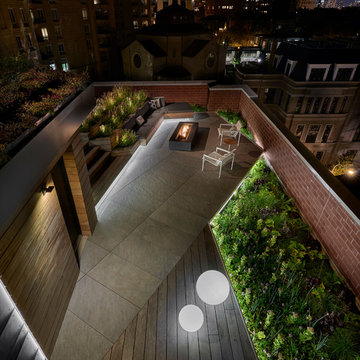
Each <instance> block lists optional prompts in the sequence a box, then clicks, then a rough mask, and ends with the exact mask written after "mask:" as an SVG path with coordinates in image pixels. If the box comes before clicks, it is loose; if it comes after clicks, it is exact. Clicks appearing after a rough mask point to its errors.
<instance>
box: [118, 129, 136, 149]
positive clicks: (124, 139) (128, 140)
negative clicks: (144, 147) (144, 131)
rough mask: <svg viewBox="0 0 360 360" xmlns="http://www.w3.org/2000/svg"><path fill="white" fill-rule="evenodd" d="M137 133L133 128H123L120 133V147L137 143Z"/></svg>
mask: <svg viewBox="0 0 360 360" xmlns="http://www.w3.org/2000/svg"><path fill="white" fill-rule="evenodd" d="M135 142H136V133H135V132H134V131H133V130H129V129H123V130H122V131H121V133H120V135H119V142H118V147H127V146H131V145H133V144H135Z"/></svg>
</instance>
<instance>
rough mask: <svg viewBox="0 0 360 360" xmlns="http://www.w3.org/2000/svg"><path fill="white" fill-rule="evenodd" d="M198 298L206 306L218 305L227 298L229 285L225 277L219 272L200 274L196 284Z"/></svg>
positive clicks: (210, 271)
mask: <svg viewBox="0 0 360 360" xmlns="http://www.w3.org/2000/svg"><path fill="white" fill-rule="evenodd" d="M196 291H197V293H198V295H199V298H200V299H201V300H202V301H203V302H204V303H206V304H209V305H219V304H221V303H222V302H224V301H225V300H226V298H227V297H228V296H229V292H230V285H229V281H228V280H227V278H226V276H225V275H224V274H222V273H221V272H219V271H216V270H209V271H205V272H204V273H202V274H201V275H200V276H199V278H198V280H197V282H196Z"/></svg>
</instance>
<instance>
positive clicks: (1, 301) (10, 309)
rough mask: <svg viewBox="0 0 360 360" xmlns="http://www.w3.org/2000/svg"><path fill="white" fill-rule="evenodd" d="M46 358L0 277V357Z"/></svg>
mask: <svg viewBox="0 0 360 360" xmlns="http://www.w3.org/2000/svg"><path fill="white" fill-rule="evenodd" d="M9 357H11V358H15V359H17V360H28V359H29V360H30V359H31V360H46V356H45V355H44V353H43V351H42V350H41V348H40V345H39V344H38V343H37V341H36V339H35V337H34V335H33V334H32V333H31V331H30V329H29V327H28V326H27V324H26V322H25V320H24V318H23V317H22V315H21V313H20V311H19V309H18V308H17V307H16V304H15V303H14V301H13V300H12V298H11V296H10V294H9V293H8V291H7V290H6V287H5V285H4V283H3V282H2V281H1V279H0V358H1V359H2V360H6V359H8V358H9Z"/></svg>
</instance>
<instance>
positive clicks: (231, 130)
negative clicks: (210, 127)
mask: <svg viewBox="0 0 360 360" xmlns="http://www.w3.org/2000/svg"><path fill="white" fill-rule="evenodd" d="M241 127H242V125H241V121H238V122H237V123H236V124H220V127H219V128H218V133H219V137H220V145H222V143H223V140H224V137H230V138H232V139H236V138H237V146H239V144H240V136H241V131H240V129H241Z"/></svg>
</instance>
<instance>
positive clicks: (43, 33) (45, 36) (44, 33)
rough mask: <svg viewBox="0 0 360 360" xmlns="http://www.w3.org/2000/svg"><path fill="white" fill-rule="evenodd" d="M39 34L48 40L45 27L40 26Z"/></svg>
mask: <svg viewBox="0 0 360 360" xmlns="http://www.w3.org/2000/svg"><path fill="white" fill-rule="evenodd" d="M41 35H42V37H43V39H44V40H49V34H48V31H47V28H41Z"/></svg>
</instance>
